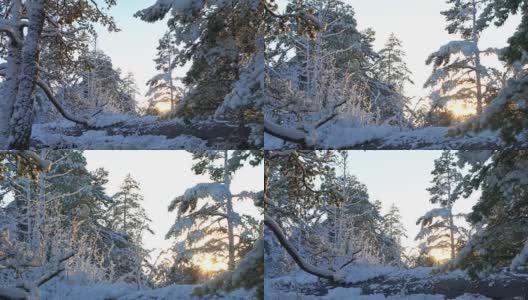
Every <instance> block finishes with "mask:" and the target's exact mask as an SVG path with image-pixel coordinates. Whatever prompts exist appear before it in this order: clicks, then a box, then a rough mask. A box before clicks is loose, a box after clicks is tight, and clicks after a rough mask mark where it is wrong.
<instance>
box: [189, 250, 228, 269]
mask: <svg viewBox="0 0 528 300" xmlns="http://www.w3.org/2000/svg"><path fill="white" fill-rule="evenodd" d="M195 260H196V264H197V265H198V266H199V267H200V269H202V270H203V271H204V272H206V273H217V272H221V271H225V270H227V261H226V260H225V258H223V257H219V256H217V255H213V254H200V255H198V256H197V257H196V258H195Z"/></svg>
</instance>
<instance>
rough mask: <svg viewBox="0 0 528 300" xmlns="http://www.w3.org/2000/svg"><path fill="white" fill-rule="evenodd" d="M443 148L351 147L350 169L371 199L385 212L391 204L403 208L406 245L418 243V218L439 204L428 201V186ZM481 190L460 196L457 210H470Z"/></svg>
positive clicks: (456, 211)
mask: <svg viewBox="0 0 528 300" xmlns="http://www.w3.org/2000/svg"><path fill="white" fill-rule="evenodd" d="M441 154H442V151H415V150H413V151H350V153H349V162H348V170H349V172H350V174H353V175H356V176H357V177H358V180H359V181H360V182H362V183H364V184H365V185H366V186H367V188H368V191H369V195H370V199H371V201H374V200H380V201H381V203H382V205H383V208H382V210H383V212H384V213H385V212H386V211H387V209H388V208H389V207H390V205H391V204H393V203H394V204H396V206H398V208H399V209H400V213H401V216H402V223H403V225H404V227H405V229H406V230H407V235H408V238H406V239H404V241H403V244H404V246H406V247H414V246H416V245H417V244H418V243H417V242H415V241H414V237H415V236H416V234H417V233H418V231H419V229H420V228H419V226H418V225H416V221H417V220H418V218H419V217H420V216H422V215H424V214H425V213H426V212H427V211H429V210H430V209H432V208H434V207H437V206H434V205H433V204H431V203H430V202H429V198H430V195H429V193H428V192H427V191H426V188H428V187H430V186H431V180H432V175H431V171H432V170H433V168H434V160H435V159H437V158H438V157H440V155H441ZM477 196H478V194H475V195H472V196H471V197H470V198H469V199H464V198H462V199H459V200H458V201H457V202H456V203H455V206H454V211H455V213H467V212H470V211H471V208H472V206H473V205H474V204H475V203H476V199H477Z"/></svg>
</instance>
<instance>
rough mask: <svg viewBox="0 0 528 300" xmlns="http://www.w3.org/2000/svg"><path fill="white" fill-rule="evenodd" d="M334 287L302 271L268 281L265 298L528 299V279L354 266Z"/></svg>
mask: <svg viewBox="0 0 528 300" xmlns="http://www.w3.org/2000/svg"><path fill="white" fill-rule="evenodd" d="M340 275H341V277H342V278H343V279H344V282H345V283H341V284H332V283H329V282H326V281H322V280H319V279H318V278H317V277H315V276H312V275H309V274H307V273H305V272H302V271H298V272H295V273H292V274H289V275H287V276H282V277H278V278H266V282H265V298H266V299H267V300H275V299H336V300H337V299H339V300H343V299H424V300H429V299H435V300H436V299H457V300H462V299H466V300H469V299H474V300H481V299H526V298H525V297H526V295H528V275H526V274H514V273H507V272H502V273H495V274H487V275H482V276H481V277H480V278H478V279H471V278H470V277H469V276H468V275H467V274H466V273H464V272H462V271H455V272H450V273H437V272H434V271H433V270H432V269H431V268H416V269H400V268H394V267H385V266H351V267H350V268H346V269H345V270H344V271H343V272H342V273H341V274H340Z"/></svg>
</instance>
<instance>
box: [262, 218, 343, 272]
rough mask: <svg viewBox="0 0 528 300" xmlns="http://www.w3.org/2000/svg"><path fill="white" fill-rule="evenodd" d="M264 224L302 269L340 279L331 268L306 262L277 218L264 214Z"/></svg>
mask: <svg viewBox="0 0 528 300" xmlns="http://www.w3.org/2000/svg"><path fill="white" fill-rule="evenodd" d="M264 224H266V226H268V228H269V229H271V231H272V232H273V234H275V237H277V240H279V242H280V244H281V245H282V246H283V247H284V249H286V251H287V252H288V254H290V256H291V257H292V258H293V260H294V261H295V262H296V263H297V265H298V266H299V267H300V268H301V269H303V270H304V271H306V272H308V273H310V274H312V275H315V276H318V277H321V278H325V279H328V280H332V281H340V280H339V278H338V276H337V274H336V272H334V271H331V270H323V269H320V268H317V267H316V266H313V265H311V264H309V263H308V262H306V261H305V260H304V258H303V257H302V256H301V254H300V253H299V251H297V249H295V246H293V244H292V243H290V241H288V238H287V237H286V235H285V234H284V232H283V231H282V229H281V228H280V226H279V224H277V222H275V220H273V218H271V217H270V216H268V215H267V214H264Z"/></svg>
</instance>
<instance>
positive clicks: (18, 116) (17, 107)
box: [8, 0, 45, 150]
mask: <svg viewBox="0 0 528 300" xmlns="http://www.w3.org/2000/svg"><path fill="white" fill-rule="evenodd" d="M44 2H45V0H32V1H28V2H27V6H28V10H29V25H28V29H27V35H26V38H25V39H24V47H23V50H22V64H21V69H20V76H19V77H18V91H17V96H16V100H15V103H14V107H13V113H12V116H11V120H10V123H9V124H10V130H9V140H8V144H9V149H19V150H24V149H28V148H29V141H30V138H31V127H32V125H33V120H32V119H33V102H34V98H33V96H34V92H35V86H36V81H37V75H38V61H39V44H40V39H41V36H42V29H43V27H44V19H45V10H44Z"/></svg>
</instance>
